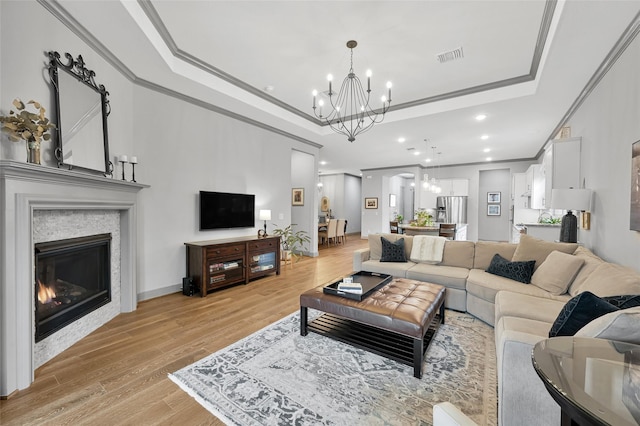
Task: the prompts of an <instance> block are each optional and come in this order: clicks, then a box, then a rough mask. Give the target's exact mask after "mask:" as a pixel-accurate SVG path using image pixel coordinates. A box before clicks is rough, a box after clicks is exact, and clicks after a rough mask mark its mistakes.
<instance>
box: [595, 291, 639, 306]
mask: <svg viewBox="0 0 640 426" xmlns="http://www.w3.org/2000/svg"><path fill="white" fill-rule="evenodd" d="M602 299H604V300H606V301H607V302H609V303H611V304H612V305H613V306H615V307H616V308H619V309H628V308H635V307H636V306H640V294H623V295H621V296H606V297H603V298H602Z"/></svg>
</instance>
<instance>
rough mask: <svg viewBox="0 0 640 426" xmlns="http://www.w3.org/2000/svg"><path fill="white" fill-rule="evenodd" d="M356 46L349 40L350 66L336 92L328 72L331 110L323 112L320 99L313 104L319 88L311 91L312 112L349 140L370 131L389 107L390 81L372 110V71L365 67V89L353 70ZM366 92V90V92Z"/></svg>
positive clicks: (356, 43) (353, 41)
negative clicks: (379, 104)
mask: <svg viewBox="0 0 640 426" xmlns="http://www.w3.org/2000/svg"><path fill="white" fill-rule="evenodd" d="M357 45H358V42H356V41H355V40H349V41H348V42H347V47H348V48H349V49H351V67H350V68H349V74H347V76H346V77H345V79H344V81H343V82H342V87H340V91H339V92H338V93H337V96H336V93H335V92H333V90H332V87H331V82H332V81H333V76H332V75H331V74H329V75H328V76H327V79H328V80H329V92H328V93H327V94H328V95H329V103H330V104H331V111H330V112H329V114H328V115H323V112H322V107H323V106H324V101H323V100H322V99H320V100H319V101H318V102H317V106H316V97H317V96H318V91H317V90H314V91H313V113H314V114H315V116H316V117H317V118H319V119H321V120H323V121H324V122H325V123H326V124H328V125H329V127H331V129H332V130H333V131H334V132H337V133H341V134H343V135H345V136H347V139H348V140H349V142H353V141H355V140H356V136H357V135H359V134H360V133H363V132H366V131H367V130H369V129H370V128H371V127H373V125H374V124H375V123H380V122H382V120H384V115H385V114H386V112H387V111H388V110H389V107H390V106H391V82H390V81H389V82H387V90H388V96H382V99H381V101H382V108H381V109H379V110H377V111H375V110H374V109H373V108H371V106H369V96H370V95H371V70H367V90H366V91H365V90H364V88H363V87H362V83H361V82H360V79H359V78H358V76H357V75H356V74H355V73H354V72H353V48H354V47H356V46H357ZM365 92H366V93H365Z"/></svg>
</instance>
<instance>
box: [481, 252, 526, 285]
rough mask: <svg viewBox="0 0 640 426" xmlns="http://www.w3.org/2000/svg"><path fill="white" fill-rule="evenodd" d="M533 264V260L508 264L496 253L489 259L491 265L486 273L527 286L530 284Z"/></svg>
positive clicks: (508, 262)
mask: <svg viewBox="0 0 640 426" xmlns="http://www.w3.org/2000/svg"><path fill="white" fill-rule="evenodd" d="M535 264H536V261H535V260H526V261H524V262H510V261H508V260H507V259H505V258H504V257H502V256H500V255H499V254H498V253H496V254H495V255H494V256H493V259H491V264H490V265H489V267H488V268H487V271H486V272H488V273H490V274H493V275H499V276H501V277H505V278H510V279H512V280H515V281H520V282H521V283H525V284H529V283H530V282H531V276H532V275H533V267H534V266H535Z"/></svg>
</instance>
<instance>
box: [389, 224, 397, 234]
mask: <svg viewBox="0 0 640 426" xmlns="http://www.w3.org/2000/svg"><path fill="white" fill-rule="evenodd" d="M389 230H390V231H391V233H392V234H397V233H398V222H389Z"/></svg>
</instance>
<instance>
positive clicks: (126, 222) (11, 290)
mask: <svg viewBox="0 0 640 426" xmlns="http://www.w3.org/2000/svg"><path fill="white" fill-rule="evenodd" d="M145 187H147V185H142V184H139V183H132V182H127V181H122V180H118V179H111V178H105V177H102V176H97V175H90V174H85V173H81V172H76V171H73V170H66V169H57V168H53V167H47V166H41V165H34V164H27V163H21V162H17V161H12V160H0V197H1V198H0V200H1V203H2V209H1V210H0V397H7V396H9V395H10V394H11V393H13V392H15V391H17V390H20V389H25V388H27V387H29V385H31V383H32V382H33V378H34V359H33V358H34V356H33V353H34V345H35V342H34V329H33V324H34V305H33V303H34V294H33V292H34V285H33V282H34V279H35V278H34V277H33V274H34V267H33V212H34V211H35V210H103V211H119V213H120V234H121V235H120V256H121V265H120V273H121V277H120V285H121V288H120V312H131V311H134V310H135V309H136V304H137V290H136V289H137V285H136V246H137V242H136V235H137V229H136V222H137V219H136V210H137V193H138V191H140V190H141V189H143V188H145Z"/></svg>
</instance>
